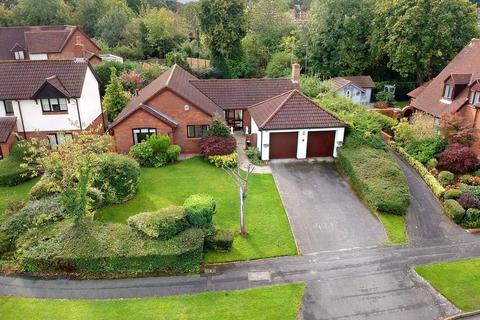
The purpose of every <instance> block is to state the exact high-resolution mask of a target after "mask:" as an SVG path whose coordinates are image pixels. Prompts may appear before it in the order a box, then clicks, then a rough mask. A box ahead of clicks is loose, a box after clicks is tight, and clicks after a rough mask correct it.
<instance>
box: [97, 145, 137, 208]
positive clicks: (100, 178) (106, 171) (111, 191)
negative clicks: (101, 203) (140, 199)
mask: <svg viewBox="0 0 480 320" xmlns="http://www.w3.org/2000/svg"><path fill="white" fill-rule="evenodd" d="M139 182H140V166H139V165H138V163H137V162H136V161H135V160H133V159H132V158H130V157H127V156H124V155H120V154H117V153H107V154H105V155H103V156H102V157H101V159H100V161H99V163H98V165H97V170H96V175H95V180H94V182H93V187H95V188H96V189H98V190H100V191H101V192H102V193H103V197H104V200H105V202H106V203H121V202H125V201H127V200H130V199H132V198H133V197H134V196H135V194H136V193H137V189H138V183H139Z"/></svg>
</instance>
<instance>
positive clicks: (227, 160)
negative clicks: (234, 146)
mask: <svg viewBox="0 0 480 320" xmlns="http://www.w3.org/2000/svg"><path fill="white" fill-rule="evenodd" d="M207 160H208V162H210V163H211V164H213V165H215V167H218V168H222V167H228V168H235V167H236V166H237V161H238V153H237V152H236V151H235V152H234V153H232V154H227V155H225V156H209V157H208V158H207Z"/></svg>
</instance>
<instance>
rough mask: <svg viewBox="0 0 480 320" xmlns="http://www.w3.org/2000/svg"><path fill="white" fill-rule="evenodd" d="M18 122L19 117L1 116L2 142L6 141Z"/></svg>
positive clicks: (0, 135)
mask: <svg viewBox="0 0 480 320" xmlns="http://www.w3.org/2000/svg"><path fill="white" fill-rule="evenodd" d="M16 123H17V117H0V143H4V142H6V141H7V140H8V138H9V137H10V134H11V133H12V131H13V128H14V127H15V124H16Z"/></svg>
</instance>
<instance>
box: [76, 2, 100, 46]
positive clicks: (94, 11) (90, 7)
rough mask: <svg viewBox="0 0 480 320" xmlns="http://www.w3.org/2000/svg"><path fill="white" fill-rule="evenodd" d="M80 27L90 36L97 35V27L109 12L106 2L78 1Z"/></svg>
mask: <svg viewBox="0 0 480 320" xmlns="http://www.w3.org/2000/svg"><path fill="white" fill-rule="evenodd" d="M76 9H77V12H78V16H79V20H80V25H81V26H82V29H83V31H85V32H86V33H87V34H88V35H90V36H92V37H93V36H94V35H95V26H96V24H97V23H98V21H99V20H100V19H101V18H102V16H103V15H104V14H105V12H106V11H107V4H106V2H105V0H77V4H76Z"/></svg>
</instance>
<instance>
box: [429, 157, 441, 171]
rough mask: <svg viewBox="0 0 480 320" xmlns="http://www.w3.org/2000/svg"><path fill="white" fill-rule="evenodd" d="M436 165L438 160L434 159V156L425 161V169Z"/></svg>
mask: <svg viewBox="0 0 480 320" xmlns="http://www.w3.org/2000/svg"><path fill="white" fill-rule="evenodd" d="M437 165H438V160H437V159H435V158H432V159H430V160H428V161H427V169H428V170H433V169H436V168H437Z"/></svg>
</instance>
